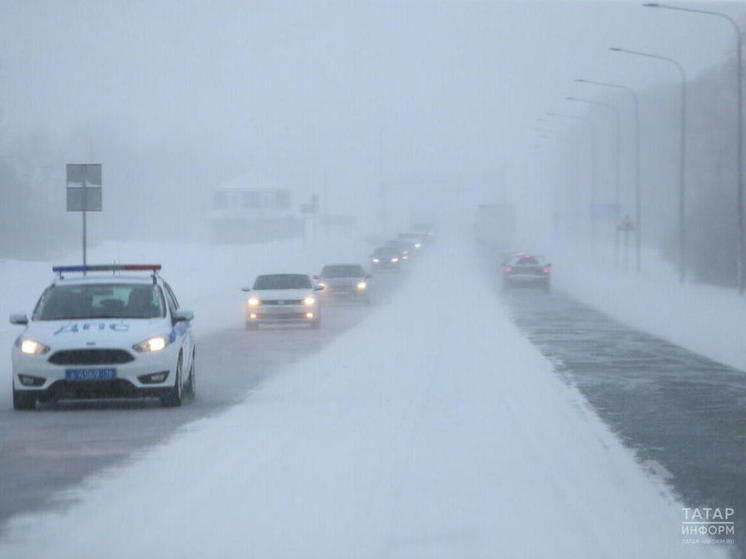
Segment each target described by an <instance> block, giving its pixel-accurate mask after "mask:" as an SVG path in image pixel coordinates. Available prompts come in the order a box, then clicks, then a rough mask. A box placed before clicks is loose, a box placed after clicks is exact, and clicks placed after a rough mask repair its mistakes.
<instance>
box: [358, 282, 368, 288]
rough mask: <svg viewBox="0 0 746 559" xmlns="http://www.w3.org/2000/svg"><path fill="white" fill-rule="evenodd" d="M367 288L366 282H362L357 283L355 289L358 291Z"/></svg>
mask: <svg viewBox="0 0 746 559" xmlns="http://www.w3.org/2000/svg"><path fill="white" fill-rule="evenodd" d="M367 287H368V284H367V283H366V282H364V281H359V282H357V288H358V289H365V288H367Z"/></svg>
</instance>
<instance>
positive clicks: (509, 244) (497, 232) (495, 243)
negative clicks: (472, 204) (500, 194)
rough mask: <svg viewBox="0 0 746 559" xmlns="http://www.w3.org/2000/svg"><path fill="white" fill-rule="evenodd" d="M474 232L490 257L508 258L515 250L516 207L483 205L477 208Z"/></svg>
mask: <svg viewBox="0 0 746 559" xmlns="http://www.w3.org/2000/svg"><path fill="white" fill-rule="evenodd" d="M474 232H475V236H476V240H477V243H478V244H479V245H480V247H481V249H482V250H483V251H484V252H485V253H486V254H488V255H490V256H502V255H505V256H507V255H508V254H509V253H510V252H511V251H512V250H514V243H515V206H513V205H512V204H481V205H479V206H477V215H476V220H475V223H474Z"/></svg>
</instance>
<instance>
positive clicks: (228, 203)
mask: <svg viewBox="0 0 746 559" xmlns="http://www.w3.org/2000/svg"><path fill="white" fill-rule="evenodd" d="M292 207H293V206H292V196H291V192H290V190H288V189H287V188H283V187H282V186H281V185H279V184H278V183H277V182H276V181H274V180H272V179H269V178H266V177H262V176H259V175H256V174H246V175H241V176H240V177H237V178H235V179H232V180H230V181H228V182H226V183H223V184H221V185H219V186H217V187H215V188H214V190H213V193H212V208H211V209H210V212H209V215H208V219H209V221H210V240H211V241H212V242H214V243H234V244H235V243H238V244H240V243H261V242H267V241H274V240H281V239H290V238H294V237H302V236H303V233H304V221H303V219H302V218H301V217H299V216H298V215H297V214H295V213H294V212H293V209H292Z"/></svg>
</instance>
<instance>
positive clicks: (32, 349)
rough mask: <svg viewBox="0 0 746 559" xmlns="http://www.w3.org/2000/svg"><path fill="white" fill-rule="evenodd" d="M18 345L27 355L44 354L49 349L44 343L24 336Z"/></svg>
mask: <svg viewBox="0 0 746 559" xmlns="http://www.w3.org/2000/svg"><path fill="white" fill-rule="evenodd" d="M17 345H18V347H19V348H20V350H21V353H25V354H26V355H43V354H45V353H47V352H48V351H49V348H48V347H47V346H45V345H44V344H43V343H40V342H37V341H36V340H32V339H31V338H23V339H21V340H19V341H18V344H17Z"/></svg>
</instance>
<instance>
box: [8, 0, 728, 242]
mask: <svg viewBox="0 0 746 559" xmlns="http://www.w3.org/2000/svg"><path fill="white" fill-rule="evenodd" d="M708 6H710V7H712V6H716V7H718V8H720V9H723V10H725V11H727V12H729V13H732V14H733V15H736V16H738V15H739V14H740V12H741V11H742V9H741V6H739V5H737V4H730V5H729V4H708ZM660 12H661V11H660V10H658V11H654V10H646V9H644V8H642V7H641V6H640V5H638V4H636V3H632V2H630V3H626V2H625V3H616V2H577V3H571V2H543V3H539V2H520V3H517V2H516V3H509V2H354V3H349V2H274V1H273V2H239V1H237V2H227V1H224V2H217V3H215V4H214V5H211V6H210V8H209V9H207V8H206V7H204V5H203V4H202V3H200V2H182V1H178V2H168V1H162V2H156V3H152V2H146V1H142V2H106V3H102V2H81V1H78V2H66V3H59V2H54V1H49V2H42V1H38V2H25V1H5V2H3V3H2V5H1V6H0V34H1V35H2V37H3V40H2V43H0V44H1V47H2V48H1V49H0V63H1V64H2V73H1V74H0V108H1V109H2V127H1V128H0V138H1V141H2V144H1V145H2V154H1V155H0V158H1V159H2V168H3V175H2V176H3V179H2V180H3V184H2V191H1V193H2V196H3V211H4V215H5V219H4V220H3V237H4V239H5V244H7V245H8V246H7V247H6V249H5V250H7V251H12V252H15V253H17V252H18V251H15V250H13V248H12V247H13V246H16V243H15V242H14V240H15V239H16V236H23V238H24V241H25V243H30V244H32V245H34V247H35V250H48V249H49V247H50V246H53V245H54V244H55V241H54V239H56V240H59V239H61V238H62V237H70V238H71V239H70V240H71V241H72V239H75V238H77V235H78V231H77V228H78V225H77V220H78V217H77V216H70V215H66V214H65V212H64V164H65V163H68V162H80V161H95V162H100V163H102V164H103V165H104V177H105V187H104V188H105V190H104V192H105V194H104V196H105V206H104V212H103V213H101V214H100V215H94V216H91V220H90V221H91V235H92V241H93V242H95V240H96V238H110V239H120V240H126V239H127V238H130V237H135V236H136V237H140V238H147V237H148V236H153V235H157V236H163V235H167V236H174V235H176V236H177V237H179V238H190V239H194V240H198V239H200V238H202V237H204V235H205V231H206V227H205V226H204V208H205V206H206V205H209V200H210V192H211V190H212V189H213V188H214V187H215V186H216V185H218V184H220V183H221V182H223V181H225V180H229V179H231V178H233V177H235V176H239V175H241V174H242V173H247V172H253V173H258V174H261V175H263V176H267V177H272V178H273V179H275V180H277V181H279V182H280V183H282V184H284V185H287V186H288V188H290V189H291V190H292V191H293V204H294V205H298V204H300V203H302V202H304V201H305V200H306V198H307V197H308V196H309V195H310V194H311V193H318V194H320V195H321V194H322V193H323V194H324V196H323V200H322V207H323V208H324V209H325V211H326V212H328V213H334V214H354V215H356V216H358V218H359V220H360V223H363V224H364V227H366V228H369V229H375V228H380V229H385V228H387V227H392V228H395V227H403V226H406V224H407V222H408V221H409V220H410V219H411V216H412V214H413V213H417V212H423V211H424V212H429V213H431V214H433V213H435V214H441V213H442V211H443V210H449V209H450V210H452V209H454V207H456V208H459V210H460V211H461V214H462V215H463V212H464V211H471V208H473V207H474V206H475V205H476V204H477V203H480V202H488V201H491V200H494V199H500V200H508V201H510V202H512V203H516V204H519V205H520V204H527V205H528V206H529V207H530V208H532V210H531V212H530V213H531V214H533V215H541V216H548V215H549V214H551V212H552V211H555V210H556V208H552V207H544V206H547V204H546V203H541V202H538V200H544V201H550V202H551V200H552V199H553V198H552V196H553V195H552V194H551V193H552V192H553V191H555V190H556V189H557V188H558V187H557V185H556V184H550V183H551V182H552V181H546V180H538V181H537V180H532V179H531V177H532V176H533V175H532V174H533V173H535V172H536V167H537V166H539V165H540V160H541V158H543V159H544V160H546V158H549V159H552V160H555V161H556V160H557V159H558V157H559V156H558V154H557V150H556V149H555V150H547V149H543V152H544V153H543V154H542V156H541V158H537V157H536V156H535V155H534V152H532V145H533V144H534V143H535V141H536V140H535V135H536V132H535V131H533V130H532V128H533V127H534V126H535V125H536V122H535V121H536V118H537V117H540V116H542V115H544V114H545V113H546V112H547V111H557V112H574V113H576V114H583V112H584V107H582V106H570V104H569V103H566V102H565V101H563V99H564V97H565V96H567V95H578V96H580V95H583V96H586V97H591V98H593V97H597V96H598V95H599V94H603V93H606V92H605V91H597V90H593V89H591V88H588V87H582V86H577V85H576V84H574V83H573V80H574V79H575V78H576V77H580V76H583V77H587V78H589V79H598V80H601V81H603V80H608V81H617V82H624V83H626V84H629V85H630V86H631V87H635V88H636V89H638V90H640V91H642V92H644V93H645V95H646V99H645V100H644V101H643V103H642V104H643V122H644V123H645V126H646V128H645V130H644V131H643V135H644V141H649V142H650V143H649V144H648V149H646V150H645V151H646V157H647V161H646V163H645V170H644V175H645V180H646V192H648V193H650V192H652V191H659V190H660V189H659V188H658V187H657V185H658V184H665V185H666V187H665V188H668V185H669V184H671V183H672V182H673V181H674V180H675V179H674V178H672V177H673V175H674V173H675V169H673V170H672V169H671V168H670V167H671V166H672V165H674V164H675V162H674V161H673V160H674V159H675V153H676V149H677V144H676V138H675V126H676V125H677V123H676V122H675V118H676V113H675V110H676V107H675V102H676V99H675V94H676V90H675V89H673V90H672V91H668V89H667V86H666V84H667V83H670V84H671V87H672V88H673V87H675V83H676V81H675V80H676V74H675V73H674V72H673V70H672V69H669V68H667V67H665V66H663V65H661V64H655V63H644V62H643V63H641V62H640V61H639V60H634V59H632V57H624V56H620V55H618V54H614V53H610V52H608V50H607V49H608V47H609V46H615V45H620V46H626V47H627V48H634V49H639V50H648V51H653V52H664V53H667V54H669V55H671V56H676V57H677V58H678V59H679V60H681V61H683V62H685V64H686V68H687V71H688V73H689V75H690V77H691V78H692V79H695V78H696V77H697V76H700V75H703V74H704V73H706V72H713V71H714V70H713V69H714V68H716V67H718V66H720V65H723V64H725V63H726V60H727V57H728V56H730V55H731V53H732V48H733V46H732V38H731V36H730V34H729V33H728V32H727V31H728V30H727V29H723V25H724V24H723V23H722V22H719V21H710V19H708V18H697V17H686V16H685V15H684V16H682V15H679V14H670V13H668V14H666V13H660ZM712 19H715V18H712ZM717 79H718V80H720V81H721V84H722V82H725V81H727V79H728V78H727V76H726V77H718V78H717ZM721 84H718V86H716V87H714V88H711V89H710V90H709V91H706V92H703V93H702V95H701V96H700V97H701V98H702V99H701V100H700V101H698V103H699V105H698V106H697V108H698V107H699V106H700V105H701V106H705V107H706V106H714V107H721V108H722V109H723V111H725V103H726V102H727V100H724V102H723V103H718V102H717V101H714V102H713V100H712V98H713V97H717V96H718V95H720V96H722V95H723V93H722V89H723V87H724V86H721ZM705 96H707V97H708V98H707V99H706V100H705ZM672 98H673V102H672ZM625 101H626V100H625V99H621V100H619V99H617V100H616V101H615V102H617V103H619V104H620V108H621V110H622V114H623V126H622V127H623V134H624V136H625V137H624V138H623V144H624V147H625V149H627V148H628V146H629V141H628V138H629V137H630V136H629V134H630V133H631V131H630V129H629V127H628V126H627V125H628V123H629V119H630V118H631V117H630V112H629V109H628V108H626V107H625V106H623V105H624V103H625ZM694 108H695V107H692V113H693V114H694V112H695V111H694ZM603 116H604V115H596V116H594V118H596V119H600V118H601V117H603ZM714 116H715V117H717V118H721V119H724V120H727V119H728V118H730V117H729V114H728V113H725V112H723V114H721V115H714ZM565 124H567V123H565ZM569 124H572V123H569ZM598 126H599V133H598V137H599V140H598V142H599V146H598V152H599V159H598V164H599V169H598V173H599V174H598V179H599V184H600V186H599V188H600V189H601V190H600V194H599V196H600V197H601V199H600V200H599V201H602V199H603V198H608V196H609V194H608V192H609V187H608V186H604V185H607V184H608V183H610V182H611V181H610V179H609V173H610V168H611V165H612V162H611V160H610V157H608V154H609V149H607V145H606V144H608V142H609V141H611V140H610V127H608V126H606V127H604V126H603V123H601V124H599V125H598ZM702 126H703V128H706V125H705V124H703V125H702ZM564 127H565V128H569V127H568V126H564ZM669 128H670V134H669ZM653 134H659V135H660V138H658V137H655V138H654V137H653V136H652V135H653ZM630 163H631V161H630V158H629V156H628V155H627V156H626V159H625V162H624V165H623V166H622V181H623V185H624V189H623V190H624V192H625V193H626V192H629V188H628V187H629V186H630V185H631V183H630V181H631V175H630V173H631V164H630ZM555 169H556V167H555ZM545 173H548V174H555V175H556V170H554V169H552V168H548V171H547V170H545ZM723 180H725V177H724V178H723ZM554 182H556V181H554ZM382 191H384V192H385V193H386V196H385V208H384V210H385V211H382V209H381V205H382V201H381V199H380V193H381V192H382ZM604 191H605V192H606V193H604ZM648 195H650V194H648ZM625 200H628V198H627V195H626V194H625ZM550 205H551V204H550ZM659 205H661V206H665V205H666V204H665V202H664V201H661V202H660V204H659ZM539 208H541V210H539ZM662 212H663V213H662V214H661V215H663V216H665V215H666V213H665V210H662ZM382 217H383V218H384V219H385V220H386V223H381V218H382ZM655 221H658V220H655ZM664 221H665V220H664ZM39 222H44V223H46V224H47V227H49V228H51V229H48V230H47V238H46V239H41V238H39V237H38V235H43V234H44V233H43V232H42V229H40V228H38V227H29V225H30V224H36V223H39ZM549 222H551V219H545V218H544V217H542V218H541V219H537V223H539V224H541V223H549ZM172 225H176V226H177V227H176V229H174V227H172ZM664 229H665V227H664ZM177 230H178V233H177ZM661 235H663V236H664V233H663V232H662V233H660V235H659V236H661ZM11 239H12V240H11Z"/></svg>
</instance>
